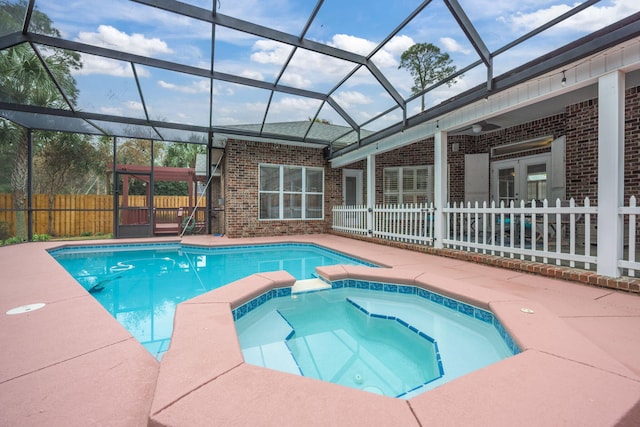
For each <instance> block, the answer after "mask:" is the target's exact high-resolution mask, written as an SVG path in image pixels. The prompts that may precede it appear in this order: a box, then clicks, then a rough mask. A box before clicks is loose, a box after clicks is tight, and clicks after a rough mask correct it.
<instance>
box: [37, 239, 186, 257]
mask: <svg viewBox="0 0 640 427" xmlns="http://www.w3.org/2000/svg"><path fill="white" fill-rule="evenodd" d="M181 247H182V245H180V243H179V242H167V243H118V244H104V245H68V246H62V247H59V248H53V249H47V252H48V253H49V254H50V255H52V256H55V255H66V254H76V253H77V254H83V253H95V252H113V251H127V250H129V251H130V250H136V251H141V250H154V249H156V250H163V249H180V248H181Z"/></svg>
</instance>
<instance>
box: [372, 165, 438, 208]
mask: <svg viewBox="0 0 640 427" xmlns="http://www.w3.org/2000/svg"><path fill="white" fill-rule="evenodd" d="M383 188H384V203H385V204H397V203H425V202H428V201H429V200H433V166H410V167H395V168H385V169H384V176H383Z"/></svg>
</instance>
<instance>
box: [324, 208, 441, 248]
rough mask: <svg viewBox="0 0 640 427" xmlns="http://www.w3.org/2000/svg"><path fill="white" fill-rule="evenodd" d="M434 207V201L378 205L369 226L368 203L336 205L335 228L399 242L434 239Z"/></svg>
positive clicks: (424, 242)
mask: <svg viewBox="0 0 640 427" xmlns="http://www.w3.org/2000/svg"><path fill="white" fill-rule="evenodd" d="M433 210H434V209H433V203H432V204H430V205H428V204H426V203H417V204H402V205H376V206H375V207H374V208H373V209H372V212H371V214H372V217H371V218H372V224H371V229H369V228H368V225H367V213H368V209H367V207H366V206H362V205H361V206H334V207H333V229H334V230H337V231H342V232H344V233H351V234H358V235H364V236H372V237H379V238H383V239H388V240H394V241H398V242H405V243H416V244H429V243H431V242H432V241H433V215H432V213H433Z"/></svg>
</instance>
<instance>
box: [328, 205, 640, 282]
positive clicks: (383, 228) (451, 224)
mask: <svg viewBox="0 0 640 427" xmlns="http://www.w3.org/2000/svg"><path fill="white" fill-rule="evenodd" d="M436 212H437V210H436V209H435V207H434V206H433V204H429V205H427V204H403V205H376V206H375V207H374V208H373V209H372V211H371V218H372V222H371V225H370V227H371V229H369V228H368V227H369V226H368V222H367V221H368V220H367V217H368V214H369V212H368V209H367V207H366V206H336V207H334V208H333V229H334V230H336V231H342V232H345V233H352V234H358V235H363V236H372V237H378V238H383V239H388V240H393V241H399V242H406V243H415V244H423V245H433V242H434V236H435V234H434V214H435V213H436ZM442 213H443V214H444V215H445V218H444V224H445V230H444V232H443V235H444V239H443V241H442V244H443V247H445V248H454V249H460V250H465V251H470V252H477V253H485V254H490V255H498V256H503V257H509V258H518V259H523V260H531V261H537V262H542V263H546V264H556V265H567V266H571V267H578V268H583V269H586V270H595V269H596V266H597V262H598V258H597V227H596V225H597V220H598V208H597V207H596V206H591V205H590V202H589V199H588V198H586V199H585V200H584V202H583V204H582V205H578V204H577V203H576V202H575V201H574V200H573V199H571V200H569V201H560V200H556V202H555V203H553V204H549V203H548V202H547V201H546V200H545V201H543V202H537V203H536V202H531V203H525V202H524V201H523V202H520V203H519V204H518V205H515V204H513V203H511V204H509V205H508V206H505V205H504V204H500V205H499V206H496V205H495V204H494V203H491V204H490V205H487V204H486V203H483V204H482V205H478V204H477V203H476V204H473V205H471V204H470V203H466V204H464V203H460V204H456V203H454V204H453V205H451V204H448V205H447V206H446V207H445V208H443V209H442ZM619 214H620V216H621V219H622V221H623V224H624V227H625V233H624V235H625V242H624V248H625V250H624V255H623V259H620V260H619V261H618V267H619V268H621V269H622V273H623V275H626V276H631V277H635V274H636V270H640V262H639V261H638V259H637V256H638V254H637V252H636V247H637V245H638V244H639V243H640V242H639V241H638V238H637V235H638V231H639V230H638V228H637V226H636V224H637V217H638V216H639V215H640V206H637V202H636V198H635V197H631V199H630V201H629V205H628V206H625V207H621V208H620V209H619Z"/></svg>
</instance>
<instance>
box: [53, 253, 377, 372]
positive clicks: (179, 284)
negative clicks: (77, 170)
mask: <svg viewBox="0 0 640 427" xmlns="http://www.w3.org/2000/svg"><path fill="white" fill-rule="evenodd" d="M50 253H51V255H52V256H53V257H54V258H55V259H56V260H57V261H58V262H59V263H60V264H61V265H62V266H63V267H64V268H65V269H66V270H67V271H68V272H69V273H70V274H71V275H72V276H73V277H74V278H75V279H76V280H77V281H78V282H79V283H80V284H81V285H82V286H83V287H84V288H85V289H87V290H88V291H89V292H90V293H91V294H92V295H93V296H94V297H95V298H96V300H97V301H98V302H99V303H100V304H102V306H103V307H104V308H105V309H106V310H107V311H108V312H109V313H111V315H113V317H115V318H116V319H117V320H118V321H119V322H120V323H121V324H122V325H123V326H124V327H125V328H126V329H127V330H128V331H129V332H130V333H131V334H132V335H133V336H134V337H135V338H136V339H137V340H138V341H139V342H141V343H142V344H143V345H144V346H145V347H146V348H147V350H149V351H150V352H151V354H153V355H154V356H155V357H156V358H158V359H160V358H161V357H162V355H163V354H164V353H165V352H166V351H167V350H168V348H169V342H170V339H171V333H172V332H173V317H174V314H175V309H176V305H177V304H179V303H180V302H182V301H185V300H188V299H190V298H193V297H195V296H198V295H200V294H203V293H205V292H208V291H210V290H212V289H216V288H219V287H221V286H224V285H226V284H228V283H231V282H233V281H236V280H239V279H241V278H243V277H246V276H249V275H251V274H255V273H260V272H268V271H279V270H286V271H287V272H289V273H290V274H291V275H292V276H293V277H295V278H296V279H298V280H300V279H309V278H312V277H313V276H314V274H315V269H316V267H318V266H323V265H335V264H351V265H353V264H365V265H370V264H367V263H365V262H364V261H360V260H357V259H355V258H352V257H349V256H346V255H343V254H340V253H338V252H334V251H330V250H327V249H324V248H321V247H319V246H316V245H311V244H277V245H256V246H234V247H218V248H200V247H191V246H182V245H180V244H153V245H115V246H108V245H103V246H82V247H70V248H62V249H56V250H53V251H51V252H50Z"/></svg>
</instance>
